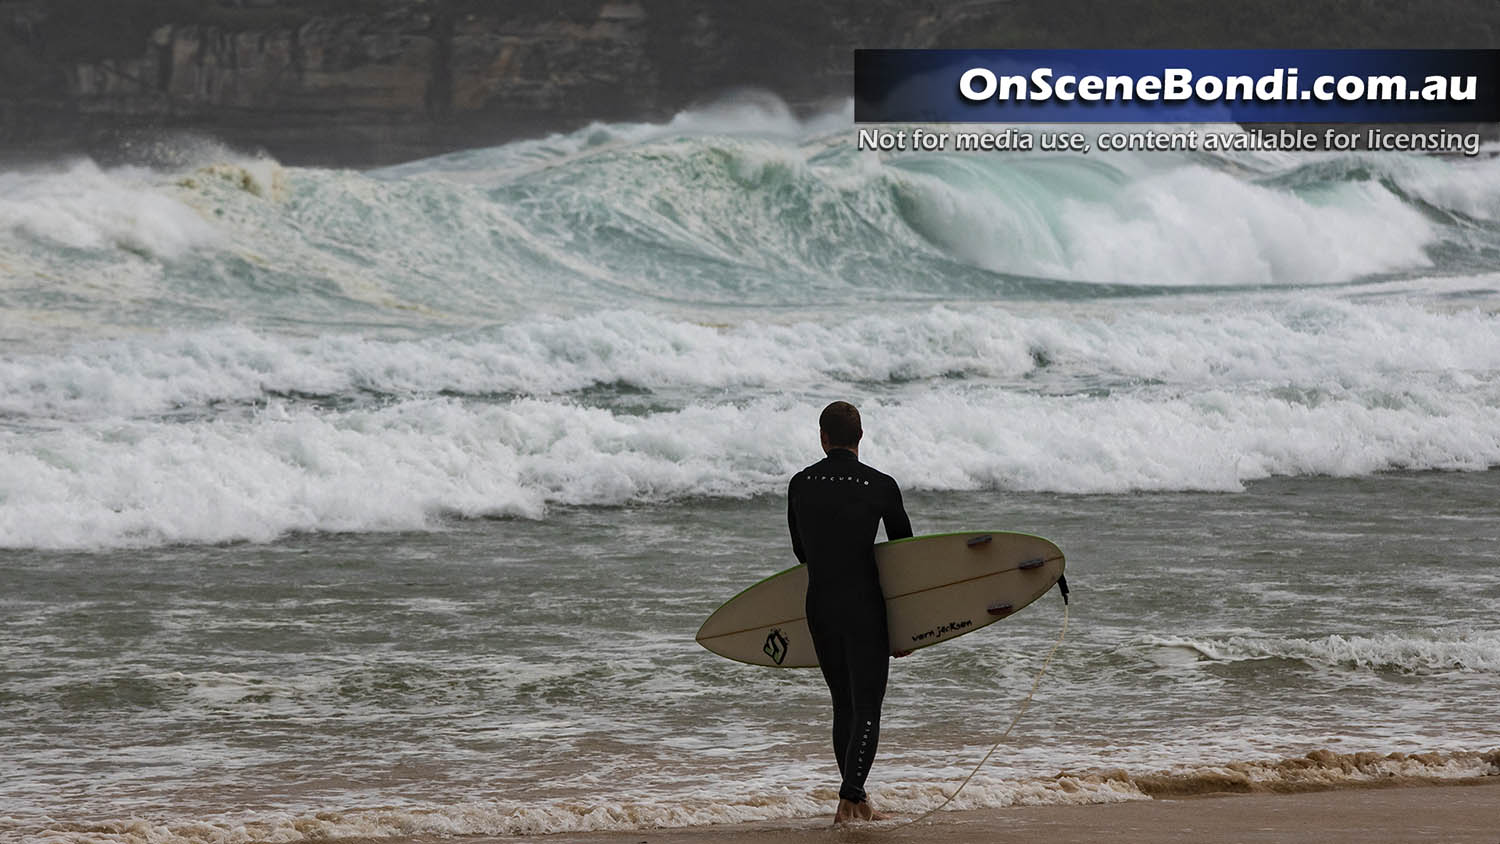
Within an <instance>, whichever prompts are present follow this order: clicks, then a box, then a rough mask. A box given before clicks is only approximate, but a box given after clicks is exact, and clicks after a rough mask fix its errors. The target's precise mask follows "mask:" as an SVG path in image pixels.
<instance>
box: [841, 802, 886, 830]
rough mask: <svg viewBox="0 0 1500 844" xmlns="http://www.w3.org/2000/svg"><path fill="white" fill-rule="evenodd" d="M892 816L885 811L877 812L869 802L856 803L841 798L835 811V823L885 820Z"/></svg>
mask: <svg viewBox="0 0 1500 844" xmlns="http://www.w3.org/2000/svg"><path fill="white" fill-rule="evenodd" d="M890 818H891V816H890V815H887V814H886V813H885V812H877V811H875V809H874V807H873V806H871V805H870V804H869V803H868V802H865V803H854V802H851V801H849V800H845V799H844V798H842V797H840V798H839V807H838V809H837V810H836V811H835V812H834V813H833V822H834V824H846V823H850V822H851V821H885V820H890Z"/></svg>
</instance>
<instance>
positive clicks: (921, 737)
mask: <svg viewBox="0 0 1500 844" xmlns="http://www.w3.org/2000/svg"><path fill="white" fill-rule="evenodd" d="M1497 493H1500V473H1497V472H1493V471H1492V472H1482V473H1436V472H1425V473H1409V474H1399V473H1398V474H1385V475H1379V476H1373V477H1366V478H1355V479H1330V478H1296V479H1278V480H1272V481H1264V482H1259V483H1256V484H1253V485H1252V486H1251V487H1250V488H1249V490H1247V491H1246V492H1244V493H1238V494H1232V495H1226V494H1203V493H1163V494H1155V495H1136V496H1102V495H1101V496H1067V495H1053V494H1019V493H995V492H989V493H955V492H948V493H914V494H911V495H909V497H908V509H909V511H910V512H911V514H912V517H913V520H914V523H915V524H916V525H917V527H918V531H919V532H936V531H943V530H949V529H956V528H960V527H976V526H992V527H1000V528H1007V529H1017V530H1024V531H1030V532H1038V533H1042V534H1044V535H1047V536H1049V537H1051V538H1053V539H1054V540H1055V541H1057V542H1058V543H1059V544H1060V545H1061V546H1062V547H1063V549H1064V550H1065V551H1066V553H1067V554H1068V561H1069V562H1068V572H1069V580H1070V582H1071V584H1072V586H1073V590H1074V592H1073V594H1074V601H1073V607H1072V613H1071V628H1070V632H1069V636H1068V639H1067V641H1066V643H1065V644H1064V646H1063V648H1062V649H1061V651H1060V652H1059V655H1058V657H1057V660H1056V662H1055V663H1054V665H1053V667H1052V669H1051V671H1050V673H1049V674H1048V676H1047V677H1046V678H1045V679H1044V681H1043V684H1042V686H1041V689H1040V691H1039V692H1038V695H1037V698H1036V701H1035V703H1034V704H1033V707H1032V709H1031V711H1030V712H1029V713H1028V714H1027V715H1026V716H1025V717H1024V718H1023V719H1022V721H1021V722H1020V724H1019V725H1018V727H1017V729H1016V732H1015V733H1014V734H1013V735H1012V736H1011V738H1010V739H1009V740H1008V742H1007V743H1006V745H1005V746H1004V748H1002V751H1001V752H1000V753H999V754H997V756H996V758H995V760H993V761H992V763H991V765H990V766H989V767H988V768H986V770H985V771H984V773H982V774H981V776H980V778H979V779H977V780H976V784H975V785H974V786H971V789H972V791H968V792H966V793H965V797H964V798H961V800H968V801H971V802H969V803H968V804H966V805H985V804H991V805H996V804H999V805H1004V804H1005V802H1006V801H1012V802H1013V801H1016V800H1023V801H1031V800H1041V801H1049V800H1055V801H1058V802H1064V801H1068V802H1071V801H1075V800H1081V799H1099V800H1106V799H1126V798H1129V797H1131V796H1136V797H1139V796H1140V795H1141V792H1140V791H1139V790H1138V789H1137V787H1136V786H1133V785H1130V784H1129V783H1128V782H1119V781H1112V780H1109V779H1107V778H1101V777H1099V776H1097V773H1098V771H1099V770H1102V769H1112V768H1123V769H1124V770H1125V772H1127V773H1128V774H1130V775H1131V776H1141V777H1142V778H1144V775H1147V774H1152V773H1155V772H1160V771H1163V770H1168V769H1181V770H1180V771H1179V778H1180V779H1183V780H1190V779H1191V778H1192V777H1193V776H1196V775H1203V774H1202V769H1204V768H1205V767H1206V766H1222V765H1223V764H1225V763H1235V762H1248V761H1253V760H1268V759H1271V760H1274V759H1277V758H1280V757H1286V756H1297V755H1301V754H1305V753H1307V752H1309V751H1314V750H1320V749H1322V750H1328V751H1332V752H1334V753H1338V754H1354V753H1357V752H1360V751H1375V752H1379V753H1382V754H1384V753H1390V752H1393V751H1401V752H1407V753H1411V752H1420V751H1441V752H1443V753H1442V754H1441V755H1440V756H1439V757H1432V758H1428V759H1426V760H1425V761H1422V760H1416V761H1412V762H1410V763H1409V764H1407V765H1406V768H1405V770H1403V771H1401V772H1399V775H1402V776H1413V777H1422V776H1460V775H1475V774H1481V773H1485V772H1489V773H1493V770H1491V768H1492V766H1493V762H1485V761H1483V760H1480V759H1478V758H1477V757H1473V756H1471V755H1470V753H1471V752H1474V751H1488V750H1491V749H1493V746H1494V745H1495V744H1496V742H1495V734H1494V727H1493V725H1494V724H1495V723H1496V720H1497V718H1500V696H1497V695H1496V694H1495V691H1496V688H1497V685H1500V680H1497V676H1500V636H1497V635H1496V634H1495V633H1494V632H1492V630H1491V629H1490V623H1491V622H1490V616H1491V614H1492V613H1493V608H1494V606H1495V605H1496V601H1497V600H1500V573H1497V572H1496V570H1495V568H1494V562H1493V556H1492V549H1493V548H1494V547H1495V543H1496V541H1497V539H1500V536H1497V532H1500V520H1496V519H1495V518H1494V509H1493V508H1494V501H1495V500H1496V494H1497ZM783 507H784V504H783V502H782V501H781V500H779V499H777V498H775V497H761V498H756V499H751V500H744V501H697V502H685V503H680V504H673V505H664V506H658V507H619V508H575V509H570V510H561V511H558V512H555V513H554V514H553V515H552V516H551V517H549V518H548V519H547V520H546V521H544V522H537V521H529V520H517V519H499V520H480V521H456V522H452V523H450V524H448V525H447V526H446V527H445V528H444V529H442V530H438V531H435V532H423V533H409V534H394V535H368V534H352V535H339V536H327V535H302V536H294V537H290V538H287V539H284V540H281V541H278V542H275V543H270V544H264V545H254V544H239V545H231V546H221V547H210V548H204V547H179V548H165V549H162V548H158V549H148V550H135V551H131V550H121V551H114V552H110V553H108V554H92V553H58V552H44V551H30V552H8V554H7V565H6V567H5V569H4V572H3V574H0V594H3V595H5V598H4V599H3V602H4V607H5V621H4V623H3V624H0V650H3V651H4V652H5V653H6V654H8V655H9V658H8V659H7V660H6V662H5V664H4V669H3V672H0V702H3V706H4V710H5V713H6V717H5V719H4V720H3V727H0V746H4V747H5V748H6V750H5V755H6V757H7V760H8V762H9V763H10V769H11V771H12V774H11V776H10V778H9V779H10V783H9V784H8V786H7V788H6V793H5V796H4V803H3V805H0V815H8V816H10V817H11V818H12V819H13V821H12V822H13V823H15V824H16V825H17V826H15V827H12V829H13V830H23V829H31V830H33V831H36V830H38V829H39V828H42V827H45V826H46V823H45V821H43V820H42V817H43V816H44V815H52V816H54V817H56V816H59V815H63V814H66V816H67V818H68V819H69V820H73V821H83V820H93V821H106V820H109V819H112V818H122V817H127V816H139V817H143V818H151V819H154V820H156V821H158V822H162V823H165V824H167V825H169V826H179V827H180V826H182V825H183V824H186V823H188V822H189V821H192V820H194V819H197V820H205V819H210V818H216V817H218V816H219V813H221V812H222V811H223V810H224V809H225V807H234V809H235V810H236V814H237V815H238V816H239V817H240V820H245V819H247V818H248V819H254V820H257V821H259V822H262V823H271V824H276V823H280V822H282V821H286V822H290V820H289V819H291V818H295V817H298V816H304V817H309V816H312V815H313V814H314V813H317V812H324V813H329V812H331V813H333V814H332V815H330V816H329V817H337V818H339V819H340V820H339V821H337V822H335V821H333V820H327V821H323V822H321V823H322V824H323V825H325V826H328V827H329V828H330V829H338V830H342V831H345V832H349V831H353V830H364V831H365V834H382V830H384V831H385V832H386V833H389V832H390V831H391V830H395V829H406V828H408V827H410V826H412V825H415V826H416V827H417V828H425V829H430V830H436V829H441V828H451V829H452V830H454V831H473V832H479V831H484V832H520V831H527V830H533V831H540V830H542V829H554V828H555V829H569V828H570V829H579V828H589V824H590V822H589V821H588V820H587V818H588V817H589V816H590V813H598V812H604V813H605V814H606V815H607V816H608V817H613V818H614V819H615V820H614V821H613V822H616V823H626V822H639V823H651V822H674V821H676V822H691V821H712V820H729V819H732V818H734V817H778V816H789V815H795V814H798V813H805V812H808V811H814V810H816V808H817V807H818V806H820V805H821V802H820V801H822V800H826V799H827V796H828V794H829V793H831V791H830V788H831V787H832V786H833V778H832V776H831V772H832V770H833V766H832V762H831V756H830V754H829V752H828V751H827V749H826V747H825V744H826V741H825V733H826V732H827V712H826V709H827V703H826V700H825V696H826V691H825V690H824V688H823V686H822V682H821V679H820V678H819V677H818V675H817V674H816V672H809V671H784V672H780V671H772V670H765V669H755V668H751V667H747V666H742V665H738V664H735V663H731V662H728V661H725V660H722V659H719V658H717V657H715V656H713V655H711V654H709V653H707V652H706V651H703V650H702V649H700V648H699V647H698V646H697V645H696V644H695V643H694V642H693V640H692V635H693V632H694V631H695V630H696V627H697V625H698V623H700V622H701V621H702V619H703V618H704V617H706V615H707V614H708V613H709V612H710V611H711V610H712V609H713V608H714V607H715V606H717V604H718V603H719V602H721V601H722V600H724V599H726V598H727V597H728V596H729V595H732V594H733V593H734V592H735V591H737V590H738V589H739V588H740V587H742V586H744V585H747V584H749V583H751V582H753V581H754V580H756V579H758V578H759V577H760V576H762V575H764V574H766V573H769V572H771V571H774V570H776V569H778V568H781V567H783V566H784V565H787V564H789V563H790V562H791V560H790V559H789V556H790V552H789V550H788V547H787V542H786V539H785V536H784V532H785V527H784V521H783V518H784V517H783ZM1061 609H1062V605H1061V601H1060V600H1058V598H1057V596H1056V594H1055V593H1054V594H1053V595H1051V596H1048V597H1045V598H1043V599H1042V600H1040V601H1039V602H1038V603H1037V604H1036V605H1035V606H1034V607H1032V608H1030V609H1028V610H1027V611H1025V612H1024V613H1022V614H1020V615H1018V616H1017V617H1015V618H1013V619H1010V620H1007V621H1005V622H1003V623H1002V624H1000V625H997V626H994V627H991V628H987V629H985V630H982V631H979V632H977V633H975V634H974V635H971V636H967V637H963V638H961V639H959V640H957V641H955V642H953V643H951V644H947V645H944V646H943V647H941V648H936V649H933V650H930V651H923V652H921V653H919V654H916V655H914V656H912V657H911V658H909V659H905V660H901V661H898V662H896V663H894V666H893V673H892V678H891V684H890V692H889V696H888V698H887V700H888V702H887V706H886V718H885V725H884V726H885V729H884V732H883V736H882V746H881V757H882V758H881V760H880V763H879V764H878V765H877V766H876V768H875V772H874V774H873V775H872V779H871V783H872V786H873V792H874V794H875V795H877V797H878V798H880V799H881V801H882V802H883V803H885V804H888V805H890V806H892V807H893V808H901V809H916V808H920V807H922V806H924V805H928V804H930V803H931V802H933V801H934V800H936V799H939V798H940V797H941V793H942V789H944V788H951V787H952V786H953V785H954V784H955V783H956V781H957V780H958V779H959V778H960V777H961V776H962V774H963V773H965V772H966V766H970V765H972V764H973V763H974V762H976V761H977V759H978V757H979V756H980V755H982V750H983V748H984V747H986V746H987V745H988V743H989V741H990V740H991V737H992V736H994V735H996V734H997V733H998V732H999V730H1001V729H1003V727H1004V726H1005V724H1006V723H1008V722H1009V719H1010V715H1011V713H1012V712H1013V707H1015V706H1016V705H1017V704H1018V703H1019V702H1020V700H1021V699H1022V697H1023V696H1024V694H1025V692H1026V689H1027V688H1028V687H1029V683H1030V679H1031V677H1032V675H1033V674H1034V672H1035V671H1036V670H1037V669H1038V668H1039V667H1040V663H1041V657H1042V655H1043V654H1044V653H1045V650H1046V649H1047V648H1048V647H1049V646H1050V644H1051V642H1052V641H1053V640H1054V638H1055V637H1056V635H1057V633H1058V628H1059V624H1060V622H1061ZM1487 766H1489V767H1487ZM1392 767H1395V768H1400V767H1401V766H1400V765H1394V764H1393V765H1392ZM1338 768H1339V763H1337V762H1334V763H1331V767H1330V768H1329V771H1326V772H1324V774H1322V775H1324V776H1327V778H1328V779H1330V780H1336V779H1338V778H1339V777H1338V776H1335V774H1337V773H1338V770H1337V769H1338ZM1194 770H1198V771H1199V773H1197V774H1195V773H1194ZM1059 771H1065V772H1068V773H1070V774H1073V775H1076V776H1078V777H1080V778H1081V779H1080V781H1081V782H1082V784H1083V785H1082V788H1081V791H1080V790H1074V791H1068V790H1066V789H1065V788H1064V787H1063V786H1062V785H1061V783H1062V782H1063V781H1062V780H1058V779H1056V778H1054V775H1055V774H1057V773H1058V772H1059ZM1090 772H1094V773H1095V774H1096V776H1094V777H1090V776H1088V774H1089V773H1090ZM1376 775H1379V774H1377V773H1376V772H1374V771H1366V772H1364V773H1360V772H1358V771H1355V772H1353V773H1350V772H1347V771H1346V772H1344V773H1343V776H1344V778H1345V779H1348V778H1350V777H1355V778H1357V777H1359V776H1376ZM1261 776H1264V777H1267V778H1274V777H1277V776H1284V777H1289V776H1291V774H1288V773H1287V772H1284V771H1283V772H1280V773H1278V772H1277V771H1276V770H1275V769H1274V767H1267V768H1266V770H1265V771H1264V772H1263V774H1261ZM1183 787H1184V788H1188V789H1189V790H1190V789H1191V786H1190V785H1189V786H1183ZM1132 791H1133V792H1134V794H1132V793H1131V792H1132ZM721 804H722V805H721ZM378 806H386V807H392V808H389V809H385V810H380V811H375V810H373V809H371V808H369V807H378ZM64 809H65V812H63V811H60V810H64ZM277 819H281V821H278V820H277ZM309 822H310V823H313V825H314V826H317V825H318V823H319V822H316V821H309ZM598 822H600V821H599V820H598V818H597V817H596V819H595V821H594V823H598ZM340 824H342V826H340ZM606 825H607V824H606ZM179 833H180V834H182V835H183V837H186V838H195V837H203V835H205V834H206V833H205V832H204V830H198V831H197V832H194V831H192V830H188V829H179ZM210 837H211V836H210Z"/></svg>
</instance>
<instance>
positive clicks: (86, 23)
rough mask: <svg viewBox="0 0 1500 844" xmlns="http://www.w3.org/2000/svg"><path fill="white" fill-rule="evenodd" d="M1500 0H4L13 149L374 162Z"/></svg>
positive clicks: (1318, 32)
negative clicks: (898, 73)
mask: <svg viewBox="0 0 1500 844" xmlns="http://www.w3.org/2000/svg"><path fill="white" fill-rule="evenodd" d="M1497 32H1500V4H1495V3H1493V2H1492V0H1431V2H1429V3H1425V4H1421V9H1419V10H1418V9H1410V10H1408V9H1407V8H1406V4H1378V3H1373V2H1361V0H1298V2H1292V0H1274V2H1261V3H1241V4H1234V5H1230V4H1223V3H1200V2H1190V0H1125V1H1124V2H1115V3H1109V4H1103V3H1096V2H1082V0H1054V2H1050V3H1046V4H1033V3H1024V2H1018V0H966V1H965V2H953V3H946V4H936V3H931V2H916V3H913V2H895V0H865V2H847V0H846V1H845V2H831V3H821V4H820V3H808V2H801V1H800V0H799V1H798V2H789V0H752V2H743V3H729V2H721V1H720V0H587V2H585V0H556V2H549V3H537V2H515V0H490V2H482V1H481V0H203V2H194V0H0V143H3V144H4V145H5V147H6V149H7V150H8V151H10V152H13V153H14V152H17V151H23V150H27V149H31V150H46V151H53V150H56V149H59V148H66V147H73V148H78V149H89V150H99V149H108V148H110V147H112V146H116V145H118V144H120V143H122V141H123V140H125V139H128V138H130V137H132V136H134V135H136V134H138V133H140V132H142V131H147V130H149V131H159V130H195V131H202V132H207V133H210V134H213V135H216V136H219V137H222V138H224V139H225V140H228V141H229V142H231V143H234V144H236V145H240V146H258V147H265V148H267V149H269V150H270V151H271V152H272V153H273V154H275V155H277V156H278V157H281V158H283V159H284V160H289V161H339V162H343V163H356V164H357V163H373V162H379V161H390V160H396V159H401V158H407V157H411V156H415V155H422V154H429V153H432V152H436V151H440V150H444V149H451V148H455V147H460V146H470V145H475V144H485V143H494V142H497V141H501V140H505V139H509V138H514V137H517V136H525V135H534V134H540V133H543V132H547V131H556V130H564V129H568V128H573V127H576V126H579V125H582V124H584V123H587V122H588V121H590V120H618V119H659V118H662V117H665V116H667V115H670V114H671V113H673V112H675V111H677V110H680V109H682V108H684V107H687V106H690V105H692V104H694V103H695V102H701V101H704V100H706V99H710V98H712V97H714V96H716V95H718V94H720V93H722V92H724V91H725V90H727V89H733V88H740V87H751V88H758V89H764V90H769V91H772V92H774V93H776V94H777V95H779V96H780V97H782V98H783V99H785V100H786V101H787V102H788V103H790V104H791V105H792V106H793V107H794V108H798V109H809V108H813V107H815V106H816V105H817V104H820V103H822V102H826V101H828V100H829V99H834V98H842V97H844V96H847V94H848V92H849V90H850V72H851V55H850V51H851V50H852V49H853V48H855V47H858V46H995V47H1016V46H1032V47H1046V46H1074V47H1105V46H1125V47H1130V46H1136V47H1147V46H1225V47H1231V46H1232V47H1257V46H1371V47H1381V46H1420V47H1430V46H1455V47H1457V46H1466V47H1478V46H1493V45H1494V44H1495V43H1496V33H1497Z"/></svg>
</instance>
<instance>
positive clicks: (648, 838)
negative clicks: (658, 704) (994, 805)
mask: <svg viewBox="0 0 1500 844" xmlns="http://www.w3.org/2000/svg"><path fill="white" fill-rule="evenodd" d="M830 816H831V811H830ZM495 840H496V841H497V842H498V841H515V840H517V839H495ZM528 840H536V841H543V842H556V844H641V842H647V843H648V844H688V842H696V841H706V842H720V844H740V842H756V844H808V842H828V844H865V843H866V842H869V844H877V842H878V844H884V843H885V842H892V844H895V843H896V842H931V841H942V842H944V844H968V842H974V843H975V844H980V842H983V844H992V843H993V842H1012V841H1014V842H1046V844H1084V843H1085V842H1089V843H1090V844H1092V842H1109V844H1210V843H1216V842H1226V844H1227V842H1235V843H1236V844H1239V843H1240V842H1245V844H1258V843H1259V842H1276V843H1277V844H1356V843H1357V844H1412V842H1434V844H1439V843H1440V844H1500V778H1486V779H1484V780H1480V781H1477V782H1474V783H1473V784H1468V785H1438V786H1404V787H1393V788H1367V789H1346V790H1339V791H1320V792H1311V793H1302V794H1235V795H1215V796H1206V797H1189V798H1176V799H1157V800H1146V801H1139V802H1131V803H1115V804H1108V805H1095V806H1022V807H1015V808H1009V809H983V810H974V811H966V812H948V813H944V814H940V815H937V816H935V817H933V818H932V819H929V820H927V821H924V822H922V823H920V824H915V825H910V826H905V827H899V828H893V827H890V826H887V825H883V824H880V825H863V826H851V827H846V828H842V829H834V828H832V827H831V826H829V825H827V824H825V823H823V822H822V821H811V820H809V821H801V822H797V823H795V824H793V823H785V822H781V823H774V824H772V823H765V824H737V825H733V826H712V827H693V828H688V829H670V830H647V831H636V832H611V833H596V834H590V835H571V834H570V835H556V836H543V837H539V838H535V839H528Z"/></svg>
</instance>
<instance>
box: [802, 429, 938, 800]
mask: <svg viewBox="0 0 1500 844" xmlns="http://www.w3.org/2000/svg"><path fill="white" fill-rule="evenodd" d="M818 428H819V438H820V439H821V440H822V444H823V452H824V453H825V454H826V455H827V457H825V458H824V459H822V460H820V461H818V462H817V463H814V464H812V465H811V466H808V467H807V468H806V469H803V470H802V471H800V472H798V473H797V474H795V475H793V476H792V481H791V484H790V485H789V486H788V488H787V513H786V517H787V524H788V527H789V528H790V529H791V534H792V551H793V553H795V554H796V555H797V560H798V561H799V562H801V563H803V564H805V565H806V566H807V623H808V627H809V628H811V630H812V638H813V648H814V649H815V650H816V651H817V654H818V664H819V665H820V666H821V667H822V669H823V679H824V680H826V681H827V682H828V691H829V692H830V693H831V694H832V696H833V753H834V756H835V758H837V759H838V764H839V774H840V776H842V777H843V782H842V784H841V785H840V787H839V806H838V809H837V811H836V812H835V813H834V816H833V821H834V823H844V822H846V821H852V820H883V819H884V818H885V815H883V814H881V813H879V812H876V811H875V810H874V809H873V808H872V807H871V806H870V804H869V802H868V801H867V799H866V796H865V789H864V785H865V777H866V776H867V775H868V774H869V772H870V763H871V762H872V761H874V759H875V747H876V744H877V742H878V740H879V737H880V705H881V702H882V701H883V700H884V699H885V683H886V674H887V671H888V669H889V664H890V637H889V636H888V634H887V633H886V621H885V596H884V594H883V593H882V592H881V591H880V573H879V571H878V570H877V569H876V568H875V531H876V528H877V527H878V526H879V524H880V522H881V520H884V521H885V535H886V538H887V539H905V538H906V537H908V536H911V520H910V519H908V518H907V516H906V510H905V508H904V507H902V504H901V489H900V487H898V486H897V485H896V481H895V480H894V479H892V478H891V476H889V475H886V474H884V473H881V472H878V471H876V470H874V469H872V468H870V467H869V466H866V465H865V464H863V463H861V462H859V441H860V438H861V437H862V436H863V435H864V430H863V428H862V427H861V425H860V419H859V410H858V409H856V408H855V407H854V405H852V404H849V403H848V402H842V401H836V402H834V403H832V404H830V405H828V406H827V407H825V408H823V413H822V415H821V416H819V417H818Z"/></svg>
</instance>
